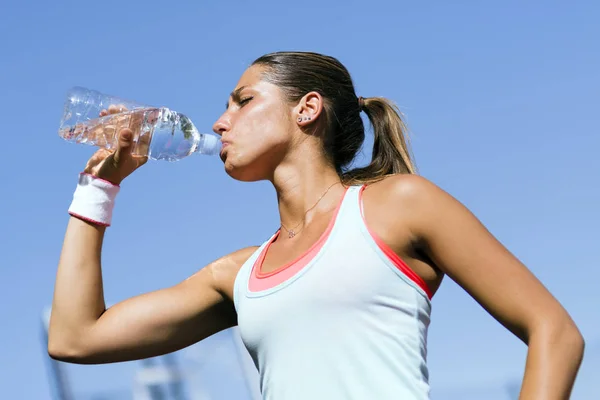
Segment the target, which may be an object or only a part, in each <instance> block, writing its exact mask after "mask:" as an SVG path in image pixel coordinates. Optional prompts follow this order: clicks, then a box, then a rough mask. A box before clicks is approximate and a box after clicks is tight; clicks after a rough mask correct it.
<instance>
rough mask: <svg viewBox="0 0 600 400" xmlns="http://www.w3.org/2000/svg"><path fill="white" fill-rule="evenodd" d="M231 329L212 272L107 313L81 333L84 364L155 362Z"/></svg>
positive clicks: (232, 320) (228, 309) (231, 313)
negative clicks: (167, 354)
mask: <svg viewBox="0 0 600 400" xmlns="http://www.w3.org/2000/svg"><path fill="white" fill-rule="evenodd" d="M234 324H235V312H234V310H233V307H232V306H231V304H229V302H228V301H227V300H226V299H225V298H224V297H223V296H222V295H221V293H220V292H219V290H217V288H216V287H215V284H214V279H213V277H212V274H211V272H210V268H209V267H206V268H204V269H202V270H201V271H200V272H199V273H197V274H195V275H194V276H193V277H191V278H189V279H187V280H186V281H184V282H182V283H180V284H178V285H175V286H173V287H170V288H166V289H161V290H158V291H155V292H150V293H146V294H143V295H140V296H136V297H133V298H130V299H128V300H125V301H123V302H121V303H118V304H116V305H115V306H113V307H110V308H109V309H107V310H106V311H105V312H104V314H103V315H102V316H101V317H100V318H99V319H98V321H97V322H96V323H95V324H94V325H92V326H91V327H90V328H89V331H88V332H86V333H85V338H86V341H85V343H84V344H83V345H84V348H85V353H86V356H84V357H82V359H83V360H85V362H90V363H96V362H117V361H126V360H134V359H140V358H147V357H153V356H157V355H161V354H166V353H169V352H173V351H176V350H179V349H181V348H184V347H187V346H189V345H191V344H193V343H195V342H197V341H199V340H202V339H204V338H206V337H208V336H211V335H212V334H214V333H216V332H219V331H221V330H223V329H226V328H228V327H230V326H233V325H234Z"/></svg>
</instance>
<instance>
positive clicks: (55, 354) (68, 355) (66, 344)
mask: <svg viewBox="0 0 600 400" xmlns="http://www.w3.org/2000/svg"><path fill="white" fill-rule="evenodd" d="M47 350H48V356H49V357H50V358H52V359H53V360H57V361H62V362H68V363H73V364H86V354H85V353H84V351H83V349H82V348H81V346H79V345H77V343H76V342H75V341H71V340H65V339H64V338H63V339H58V338H57V337H56V335H52V334H49V335H48V348H47Z"/></svg>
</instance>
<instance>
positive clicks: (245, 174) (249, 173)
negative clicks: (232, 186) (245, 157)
mask: <svg viewBox="0 0 600 400" xmlns="http://www.w3.org/2000/svg"><path fill="white" fill-rule="evenodd" d="M225 172H226V173H227V175H229V176H230V177H232V178H233V179H235V180H236V181H241V182H257V181H262V180H265V179H266V178H265V177H264V176H263V174H259V173H257V171H256V170H255V169H254V168H250V167H249V166H236V165H235V164H233V163H229V162H227V161H225Z"/></svg>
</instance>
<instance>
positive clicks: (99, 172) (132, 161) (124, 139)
mask: <svg viewBox="0 0 600 400" xmlns="http://www.w3.org/2000/svg"><path fill="white" fill-rule="evenodd" d="M124 111H127V110H126V109H125V108H124V107H123V106H120V105H111V106H110V107H109V108H108V110H102V111H101V112H100V117H106V116H108V115H115V118H118V114H121V113H123V112H124ZM131 117H132V118H135V115H132V116H131ZM118 125H119V124H118V123H117V124H116V126H118ZM138 125H139V124H136V123H135V121H132V123H131V124H129V126H132V127H136V126H138ZM106 126H107V125H106V124H105V125H100V126H99V128H98V129H106ZM117 135H118V138H117V146H116V149H115V150H114V151H110V150H107V149H105V148H101V149H100V150H98V151H96V153H94V155H93V156H92V157H91V158H90V159H89V161H88V162H87V165H86V167H85V169H84V172H85V173H88V174H90V175H94V176H96V177H98V178H101V179H104V180H106V181H109V182H111V183H112V184H114V185H120V184H121V182H122V181H123V179H125V178H126V177H127V176H129V175H130V174H131V173H132V172H133V171H135V170H136V169H138V168H139V167H141V166H142V165H144V164H145V163H146V162H147V161H148V156H141V155H135V154H133V153H132V149H133V146H134V140H133V138H134V132H133V130H132V129H131V128H122V129H120V130H119V131H118V132H117ZM138 137H139V142H138V144H137V146H138V148H140V147H141V148H144V147H145V148H147V147H148V145H149V139H150V136H148V135H141V136H138ZM146 153H147V152H146ZM142 154H144V153H143V152H142Z"/></svg>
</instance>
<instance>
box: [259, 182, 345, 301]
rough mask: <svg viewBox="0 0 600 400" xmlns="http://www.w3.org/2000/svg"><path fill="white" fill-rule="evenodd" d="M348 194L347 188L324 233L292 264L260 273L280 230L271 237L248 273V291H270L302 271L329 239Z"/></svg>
mask: <svg viewBox="0 0 600 400" xmlns="http://www.w3.org/2000/svg"><path fill="white" fill-rule="evenodd" d="M347 192H348V188H346V191H345V192H344V195H343V196H342V200H341V201H340V203H339V204H338V206H337V208H336V209H335V211H334V213H333V217H332V218H331V221H329V225H328V226H327V229H325V232H323V234H321V237H320V238H319V239H318V240H317V241H316V242H315V243H314V244H313V245H312V246H311V247H310V248H309V249H308V250H307V251H306V252H305V253H304V254H302V255H300V256H299V257H297V258H296V259H295V260H293V261H292V262H289V263H287V264H285V265H284V266H282V267H280V268H277V269H275V270H273V271H271V272H267V273H263V272H261V268H262V265H263V262H264V261H265V257H266V256H267V251H268V250H269V247H271V244H273V242H274V241H275V240H276V239H277V238H278V237H279V234H280V233H281V230H278V231H277V233H276V234H275V235H274V236H273V238H272V239H271V240H270V241H269V242H268V243H267V244H266V246H265V248H264V249H263V250H262V252H261V253H260V255H259V256H258V258H257V259H256V261H255V262H254V265H253V266H252V272H251V273H250V280H249V281H248V289H250V291H251V292H260V291H263V290H268V289H272V288H274V287H275V286H277V285H280V284H282V283H283V282H285V281H287V280H288V279H290V278H292V277H293V276H294V275H296V274H297V273H298V272H300V271H301V270H302V268H304V267H305V266H306V265H307V264H308V263H309V262H311V261H312V260H313V259H314V258H315V257H316V255H317V254H318V253H319V251H320V250H321V249H322V248H323V246H324V245H325V242H326V241H327V239H328V238H329V235H330V234H331V231H332V230H333V226H334V225H335V221H336V219H337V215H338V213H339V211H340V208H341V206H342V203H343V201H344V198H345V197H346V193H347Z"/></svg>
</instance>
